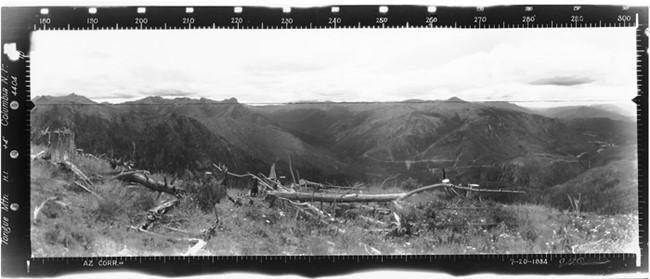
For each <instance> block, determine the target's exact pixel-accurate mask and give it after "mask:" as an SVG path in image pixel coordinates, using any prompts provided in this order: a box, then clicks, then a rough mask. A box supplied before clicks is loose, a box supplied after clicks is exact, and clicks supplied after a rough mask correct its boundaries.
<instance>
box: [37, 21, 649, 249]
mask: <svg viewBox="0 0 650 279" xmlns="http://www.w3.org/2000/svg"><path fill="white" fill-rule="evenodd" d="M634 38H635V29H634V28H593V29H592V28H584V29H571V28H560V29H525V30H524V29H483V30H477V29H428V28H412V29H311V30H306V29H299V30H182V31H181V30H120V31H36V32H34V33H33V35H32V49H31V52H30V58H31V79H32V81H31V86H32V87H31V89H32V93H31V94H32V95H31V96H32V101H33V103H34V104H35V108H34V109H33V110H32V112H31V168H30V171H31V176H30V179H31V181H30V192H31V194H30V199H31V209H30V215H31V247H32V256H33V257H82V256H83V257H85V256H95V257H99V256H194V255H200V256H210V255H217V256H239V255H246V256H250V255H278V256H292V255H429V254H530V253H554V254H565V253H569V254H570V253H638V252H639V242H638V235H639V228H638V224H639V214H638V211H639V210H638V187H639V186H638V159H637V125H636V119H637V115H636V113H637V110H636V105H635V104H634V103H633V102H632V99H633V98H634V97H635V96H636V92H637V88H636V57H635V54H636V52H635V41H634Z"/></svg>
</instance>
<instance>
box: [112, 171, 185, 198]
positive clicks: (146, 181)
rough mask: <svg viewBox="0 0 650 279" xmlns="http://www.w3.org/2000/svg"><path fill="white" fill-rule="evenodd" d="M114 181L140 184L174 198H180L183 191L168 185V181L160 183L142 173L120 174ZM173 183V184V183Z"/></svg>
mask: <svg viewBox="0 0 650 279" xmlns="http://www.w3.org/2000/svg"><path fill="white" fill-rule="evenodd" d="M113 178H114V179H119V180H122V181H125V182H131V183H138V184H140V185H142V186H145V187H147V188H149V189H151V190H154V191H159V192H165V193H168V194H172V195H174V196H178V194H180V192H181V189H180V188H177V187H175V186H173V185H170V183H167V179H165V181H158V180H154V179H151V178H149V176H147V174H145V173H144V172H141V171H130V172H125V173H121V174H118V175H116V176H113ZM172 183H173V182H172Z"/></svg>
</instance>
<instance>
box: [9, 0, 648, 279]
mask: <svg viewBox="0 0 650 279" xmlns="http://www.w3.org/2000/svg"><path fill="white" fill-rule="evenodd" d="M2 18H3V20H2V46H3V55H2V66H1V71H2V117H1V120H2V131H3V136H2V140H1V142H0V143H1V144H0V145H1V146H2V162H3V166H2V175H1V178H2V219H1V222H2V245H3V255H2V262H3V263H2V265H3V267H4V269H3V270H4V272H3V274H2V275H3V276H21V275H54V274H63V273H68V272H73V271H90V270H125V269H126V270H139V271H147V272H151V273H159V274H166V275H173V274H176V275H189V274H197V273H202V272H227V271H242V270H245V271H251V272H264V273H270V274H287V273H296V274H303V275H324V274H343V273H347V272H352V271H358V270H367V269H377V268H400V269H405V268H406V269H409V270H426V271H443V272H450V273H452V274H458V275H461V274H469V273H471V272H475V271H476V270H480V271H483V272H499V273H521V272H533V273H548V272H549V270H551V271H552V272H556V273H583V274H596V273H598V274H602V273H617V272H625V271H639V270H642V271H646V272H647V270H648V260H647V259H648V251H647V249H643V250H642V257H641V258H638V257H636V255H633V254H585V255H426V256H422V255H420V256H417V255H413V256H381V257H376V256H374V257H373V256H320V257H307V256H294V257H264V256H257V257H256V256H249V257H241V256H237V257H129V258H123V257H113V258H31V247H30V244H29V243H30V239H29V237H30V233H29V232H30V218H29V208H30V205H29V187H26V185H29V180H30V174H29V159H28V158H29V157H28V156H26V155H27V154H28V153H29V152H30V150H29V110H30V109H31V108H32V107H33V104H32V103H31V102H30V74H29V73H30V61H29V55H28V53H29V49H30V36H31V33H32V32H33V31H38V30H129V29H133V30H138V29H143V30H150V29H210V28H214V29H310V28H311V29H322V28H456V29H479V28H480V29H491V28H620V27H635V28H636V30H637V32H636V36H637V38H636V39H637V41H636V51H637V53H636V54H637V75H638V77H637V81H638V90H639V96H638V97H637V98H635V99H634V101H635V102H636V103H637V104H638V118H637V120H638V125H639V126H638V139H639V149H638V150H639V153H638V156H639V158H638V159H639V164H640V166H639V172H640V173H639V185H640V187H639V204H640V210H641V213H642V214H641V216H640V217H639V219H640V222H641V224H640V225H641V226H640V246H641V247H643V248H647V243H648V231H647V219H646V218H647V216H645V215H644V214H643V213H645V212H646V211H647V206H648V205H647V201H648V188H647V185H648V180H647V168H648V166H646V165H644V164H646V163H647V160H648V156H647V155H648V150H647V146H648V144H647V139H648V131H647V129H648V127H647V126H646V123H647V121H648V113H647V108H648V98H647V92H648V55H647V52H648V35H649V34H648V33H649V31H648V8H647V7H636V6H634V7H630V6H592V5H556V6H539V5H533V6H524V5H520V6H493V7H436V6H328V7H314V8H267V7H105V8H102V7H99V8H98V7H11V8H7V7H4V8H2ZM24 209H27V210H24ZM215 262H216V263H215ZM639 264H641V265H640V267H639V266H638V265H639ZM91 265H92V266H91Z"/></svg>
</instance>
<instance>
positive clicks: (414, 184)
mask: <svg viewBox="0 0 650 279" xmlns="http://www.w3.org/2000/svg"><path fill="white" fill-rule="evenodd" d="M420 186H422V185H421V184H420V183H419V182H418V181H417V180H415V179H413V178H411V177H409V178H408V179H406V180H404V181H402V183H401V184H400V188H402V189H404V190H407V191H410V190H415V189H417V188H419V187H420Z"/></svg>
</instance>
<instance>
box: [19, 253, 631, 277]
mask: <svg viewBox="0 0 650 279" xmlns="http://www.w3.org/2000/svg"><path fill="white" fill-rule="evenodd" d="M636 260H637V258H636V256H635V255H633V254H561V255H560V254H557V255H553V254H513V255H392V256H391V255H386V256H367V255H357V256H354V255H353V256H193V257H183V256H168V257H100V258H38V259H32V260H29V261H27V268H28V269H29V270H28V271H29V272H28V274H30V275H31V276H43V275H61V274H66V273H70V272H72V271H80V270H81V271H85V272H88V271H111V270H112V271H124V270H137V271H145V272H147V273H150V274H159V275H166V276H188V275H197V274H201V273H226V272H241V271H245V272H250V273H263V274H268V275H286V274H298V275H302V276H309V277H313V276H325V275H343V274H349V273H352V272H358V271H360V270H396V269H399V270H404V271H416V272H417V271H429V272H430V271H434V272H444V273H447V274H451V275H456V276H463V275H470V274H472V273H475V272H477V271H480V272H485V273H501V274H520V273H535V274H546V273H549V272H550V271H552V272H554V273H569V274H571V273H573V274H603V273H607V274H612V273H623V272H630V271H631V268H630V267H632V266H635V265H636V264H635V261H636Z"/></svg>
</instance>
